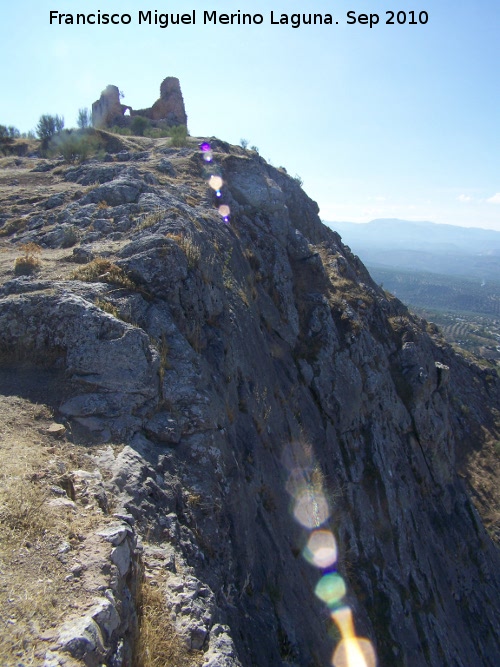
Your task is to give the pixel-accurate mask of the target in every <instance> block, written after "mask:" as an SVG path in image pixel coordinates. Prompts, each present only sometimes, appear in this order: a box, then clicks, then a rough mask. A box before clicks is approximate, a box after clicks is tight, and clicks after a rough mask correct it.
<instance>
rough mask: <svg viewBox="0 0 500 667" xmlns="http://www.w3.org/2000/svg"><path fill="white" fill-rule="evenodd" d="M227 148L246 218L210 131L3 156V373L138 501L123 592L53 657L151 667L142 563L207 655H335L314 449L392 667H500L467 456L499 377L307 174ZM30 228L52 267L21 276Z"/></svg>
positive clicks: (353, 581)
mask: <svg viewBox="0 0 500 667" xmlns="http://www.w3.org/2000/svg"><path fill="white" fill-rule="evenodd" d="M211 144H212V148H213V150H214V158H215V162H216V165H217V169H219V170H220V174H221V176H222V178H223V180H224V187H223V189H222V197H223V201H224V203H225V204H226V205H227V206H229V208H230V212H231V214H230V220H229V224H225V223H224V221H223V220H222V218H221V215H220V214H219V212H218V210H217V207H218V205H219V201H218V200H217V198H216V197H215V194H214V191H213V190H212V189H210V188H209V187H208V186H207V164H206V163H205V162H204V160H203V157H202V155H201V154H200V152H199V150H198V148H197V146H196V145H195V144H194V143H193V144H192V145H189V146H187V147H185V148H181V149H174V148H170V147H169V146H168V143H167V141H163V140H157V141H154V140H146V139H144V140H123V142H122V145H121V146H120V147H119V150H118V149H117V150H116V151H115V152H114V153H108V154H107V155H106V156H105V157H104V159H103V160H100V161H99V160H90V161H88V162H86V163H83V164H81V165H78V166H67V165H64V164H63V163H61V162H59V161H57V160H54V161H47V160H45V161H44V160H40V159H38V158H36V157H26V158H17V159H15V160H14V159H12V161H11V162H10V163H8V164H7V165H4V176H3V178H1V180H0V196H1V197H2V200H3V201H4V202H5V206H4V208H3V212H2V213H1V214H0V224H2V228H1V229H0V233H2V230H5V234H4V236H3V239H2V246H3V249H4V250H5V252H4V253H3V254H2V255H0V273H1V275H2V279H3V284H2V287H1V289H0V350H1V364H0V380H1V387H2V389H3V391H4V393H9V392H12V391H15V392H16V393H17V395H19V396H23V397H25V398H28V399H30V400H32V401H37V402H43V403H47V404H49V405H51V406H52V407H53V408H54V409H55V411H56V416H57V418H58V420H59V421H61V422H63V423H64V424H65V426H66V427H67V429H68V432H67V438H68V441H69V442H74V443H75V444H78V443H83V442H86V443H88V446H89V447H91V449H90V450H89V452H90V454H89V455H91V456H92V461H93V466H94V467H95V471H97V472H98V473H99V474H100V475H101V477H102V480H103V482H102V483H103V485H104V489H105V493H106V494H107V495H109V497H110V498H112V499H113V505H114V513H115V514H118V515H120V516H122V517H125V518H121V519H120V518H116V517H115V519H116V521H115V522H114V523H111V526H112V528H111V529H108V530H111V533H112V532H113V531H115V533H113V534H111V533H107V535H108V537H109V539H110V541H109V544H110V545H112V549H114V550H115V551H113V552H111V551H110V555H109V558H111V562H112V565H113V566H114V569H113V570H112V572H114V574H115V577H116V581H117V582H121V583H119V584H118V583H117V584H116V585H115V586H114V588H113V586H111V588H109V585H108V584H106V585H105V590H111V591H114V592H113V596H115V597H118V598H120V602H119V603H117V604H116V605H114V606H113V609H111V607H109V608H108V606H109V605H108V603H105V602H104V601H103V600H104V598H103V597H102V591H101V593H99V590H98V587H97V588H96V591H95V599H93V600H92V605H93V606H92V607H91V611H90V612H86V613H85V614H77V613H76V614H75V617H74V619H69V621H68V622H67V624H66V625H64V626H63V627H61V628H60V630H59V634H58V635H57V637H58V638H56V639H55V640H54V643H53V645H52V646H51V648H50V650H49V651H47V653H46V655H45V658H44V659H45V664H46V667H49V666H50V667H53V665H65V664H68V665H69V664H86V665H94V664H107V665H126V664H129V662H128V661H129V660H130V659H131V658H130V656H131V655H132V651H133V644H134V641H135V639H134V636H135V635H134V630H133V628H134V624H135V625H136V624H137V619H136V616H135V615H136V608H135V606H134V595H133V591H134V590H135V585H136V583H137V581H136V580H137V578H138V577H139V574H138V573H139V572H141V571H144V568H146V570H145V571H146V574H147V575H148V579H149V580H150V581H156V582H157V583H158V586H159V587H160V588H161V591H162V593H163V596H164V605H165V610H166V613H167V612H168V614H169V615H170V618H171V619H172V623H173V625H174V627H175V629H176V632H177V635H178V636H179V637H180V638H181V640H182V642H183V643H184V645H185V647H186V649H189V650H191V651H193V653H192V654H191V658H190V659H191V660H192V663H193V664H195V663H196V664H202V665H203V666H204V667H215V665H217V666H219V667H220V666H222V667H240V666H241V667H250V666H251V665H258V666H259V667H260V666H263V665H288V666H292V665H301V666H304V665H311V666H312V665H315V666H316V665H318V666H319V665H325V664H330V661H331V652H332V649H333V645H334V643H335V642H334V640H332V638H331V637H330V635H329V631H328V627H329V626H328V613H327V610H326V609H325V608H324V606H323V605H322V603H321V602H320V601H319V600H318V599H317V598H316V597H315V596H314V592H313V591H314V587H315V585H316V582H317V579H318V576H319V575H318V572H317V570H315V569H314V568H312V567H311V566H310V565H309V564H308V563H306V561H305V560H304V559H302V557H301V555H300V554H301V551H302V548H303V546H304V544H305V541H306V539H307V535H306V534H305V531H304V530H303V529H302V528H301V527H300V526H299V525H298V524H297V522H296V521H295V520H294V518H293V516H292V514H291V512H290V496H289V494H288V493H287V490H286V487H287V470H286V468H285V466H284V465H283V462H282V455H283V450H284V448H285V447H286V446H287V445H289V444H290V443H300V444H301V446H302V447H303V448H305V449H307V451H308V452H310V456H311V460H314V462H315V464H314V465H315V466H317V469H318V471H319V472H318V474H320V476H321V479H322V480H323V484H324V487H325V489H326V490H327V492H328V493H327V495H328V497H329V504H330V508H331V519H330V524H331V526H332V528H333V530H334V532H335V534H336V535H337V538H338V546H339V554H340V559H339V564H338V568H339V571H340V573H341V574H342V576H343V578H344V579H345V581H346V583H347V587H348V596H347V602H348V604H349V605H350V606H351V607H352V609H353V610H354V615H355V621H356V627H357V629H358V632H359V634H361V635H363V636H366V637H369V638H370V640H371V641H372V642H373V645H374V646H375V648H376V651H377V655H378V661H379V662H378V664H379V665H380V667H391V666H393V665H394V666H396V665H398V666H401V665H404V666H408V667H426V666H428V667H431V666H432V667H434V666H435V665H443V666H446V667H448V666H450V667H451V666H453V667H455V666H461V667H469V666H470V665H472V664H481V665H484V666H485V667H496V665H497V664H498V662H499V658H500V630H499V627H500V624H499V610H498V599H499V594H500V575H499V572H500V567H499V560H500V558H499V552H498V546H497V545H496V544H495V541H494V540H495V539H498V532H497V533H495V530H496V531H498V524H494V523H492V524H491V526H490V530H489V532H487V531H486V529H485V527H484V525H483V522H482V520H481V518H480V516H479V514H478V511H477V510H476V508H475V507H474V505H473V504H472V502H471V499H470V498H471V495H473V494H474V492H475V491H474V489H470V488H469V487H468V485H467V483H466V481H465V480H464V479H463V478H462V477H461V475H460V474H459V472H460V470H461V466H463V465H464V463H465V462H466V461H467V458H468V457H469V455H470V454H471V453H472V452H476V451H479V450H481V449H482V448H488V447H492V446H493V444H492V443H493V442H494V441H495V440H496V439H498V437H499V435H498V427H499V414H498V405H499V401H498V398H499V388H500V387H499V379H498V376H497V375H496V374H494V373H492V372H491V371H490V370H489V369H488V368H480V367H479V366H478V365H476V364H475V363H474V362H472V361H466V360H464V359H463V358H461V357H460V356H458V355H457V354H456V353H454V352H453V350H452V349H451V348H450V347H449V346H448V345H446V344H445V342H444V341H443V340H442V338H441V337H440V335H439V332H438V331H437V330H436V329H435V328H433V327H432V326H431V325H428V324H427V323H425V322H423V321H420V320H418V319H416V318H414V317H413V316H412V315H411V314H410V313H409V312H408V310H407V309H406V308H405V307H404V306H403V305H402V304H401V303H399V302H398V301H397V300H396V299H394V298H392V297H391V296H390V295H388V294H386V293H385V292H384V291H383V290H382V289H381V288H380V287H379V286H377V285H376V284H375V283H374V282H373V281H372V280H371V278H370V276H369V274H368V272H367V271H366V269H365V268H364V267H363V265H362V264H361V262H360V261H359V259H358V258H357V257H355V256H353V255H352V253H351V252H350V250H349V248H348V247H346V246H345V245H343V243H342V241H341V238H340V237H339V236H338V234H336V233H335V232H333V231H332V230H330V229H328V228H326V227H325V226H323V225H322V224H321V222H320V220H319V218H318V208H317V205H316V204H315V203H314V202H313V201H312V200H311V199H309V198H308V197H307V195H306V194H305V193H304V192H303V191H302V190H301V188H300V186H299V184H298V183H297V182H296V181H295V180H294V179H292V178H290V177H289V176H288V175H287V174H286V172H285V171H284V170H283V169H276V168H274V167H272V166H270V165H269V164H267V163H266V162H265V161H264V160H263V159H262V158H261V157H260V156H259V155H258V154H256V153H255V152H253V151H246V150H243V149H241V148H239V147H234V146H230V145H228V144H225V143H224V142H221V141H218V140H212V141H211ZM14 207H15V210H13V209H14ZM7 230H8V231H7ZM12 230H16V231H12ZM26 243H37V244H39V245H40V246H41V248H42V252H41V266H40V268H39V270H38V272H37V273H36V274H34V275H33V276H29V277H15V276H14V274H13V270H12V269H13V261H12V258H13V253H17V254H18V253H19V252H20V251H19V250H17V248H18V246H19V245H20V244H26ZM20 368H22V370H23V372H22V374H20V373H19V372H18V370H19V369H20ZM48 377H50V378H51V384H50V387H51V391H50V392H47V389H46V387H47V386H49V385H47V384H46V382H45V380H47V378H48ZM7 387H8V388H9V390H8V391H7V389H6V388H7ZM119 444H121V445H122V446H120V447H117V445H119ZM72 474H73V477H75V473H74V472H73V473H72ZM75 479H76V478H75ZM77 500H78V499H77ZM101 511H102V516H103V521H105V522H106V523H109V521H110V518H112V517H110V514H112V513H111V512H110V511H109V509H106V507H105V506H104V507H103V508H101ZM132 524H133V525H132ZM101 532H102V531H101ZM101 537H102V536H101ZM122 537H123V539H121V538H122ZM111 538H112V539H111ZM492 538H493V539H492ZM102 539H103V540H104V541H106V537H102ZM113 540H114V542H117V543H116V544H114V542H113ZM120 540H121V541H120ZM120 549H121V551H120ZM116 550H118V551H119V555H115V556H114V558H115V560H114V561H113V555H112V554H113V553H114V554H117V553H118V551H116ZM124 552H127V553H126V554H125V553H124ZM120 554H121V555H120ZM159 573H161V576H159ZM109 597H110V595H108V597H106V598H105V599H107V600H108V602H109ZM123 600H127V601H128V602H127V604H123ZM103 604H105V605H108V606H106V609H107V611H104V608H103V607H102V605H103ZM100 605H101V606H100ZM94 612H95V613H94ZM104 617H105V619H106V620H105V622H104V621H103V622H102V623H100V621H99V619H101V620H102V619H103V618H104ZM96 619H97V620H96ZM134 619H135V620H134ZM106 624H107V625H106ZM82 637H83V638H84V639H82ZM78 638H80V639H78ZM71 661H73V662H71Z"/></svg>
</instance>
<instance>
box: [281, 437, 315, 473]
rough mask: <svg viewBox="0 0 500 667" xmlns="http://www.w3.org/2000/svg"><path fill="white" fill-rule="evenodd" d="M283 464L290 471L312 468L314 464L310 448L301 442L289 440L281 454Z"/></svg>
mask: <svg viewBox="0 0 500 667" xmlns="http://www.w3.org/2000/svg"><path fill="white" fill-rule="evenodd" d="M281 460H282V462H283V465H284V466H285V468H286V469H287V470H290V471H291V472H294V471H297V470H302V471H305V470H307V469H308V468H312V467H313V465H314V461H313V455H312V449H311V447H310V446H309V445H307V444H304V443H302V442H291V443H290V444H289V445H286V447H285V448H284V449H283V453H282V455H281Z"/></svg>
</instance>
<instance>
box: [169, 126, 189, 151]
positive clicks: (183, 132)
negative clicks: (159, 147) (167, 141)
mask: <svg viewBox="0 0 500 667" xmlns="http://www.w3.org/2000/svg"><path fill="white" fill-rule="evenodd" d="M170 136H171V137H172V139H171V144H172V146H185V145H186V144H187V141H186V138H187V127H186V126H185V125H176V126H175V127H173V128H172V129H171V130H170Z"/></svg>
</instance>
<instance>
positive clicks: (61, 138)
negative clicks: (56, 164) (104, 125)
mask: <svg viewBox="0 0 500 667" xmlns="http://www.w3.org/2000/svg"><path fill="white" fill-rule="evenodd" d="M101 148H102V146H101V142H100V141H99V138H98V137H97V136H96V135H95V134H93V133H92V130H90V131H88V130H65V131H64V132H60V133H59V134H57V135H56V136H54V137H52V139H51V140H50V142H49V153H51V154H52V155H62V156H63V158H64V160H65V161H66V162H82V161H83V160H86V159H87V158H88V157H89V156H90V155H95V153H97V151H99V150H100V149H101Z"/></svg>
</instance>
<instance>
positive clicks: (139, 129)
mask: <svg viewBox="0 0 500 667" xmlns="http://www.w3.org/2000/svg"><path fill="white" fill-rule="evenodd" d="M150 124H151V123H150V122H149V120H148V119H147V118H144V116H134V117H133V118H132V120H131V122H130V129H131V130H132V134H135V135H136V136H138V137H143V136H144V132H145V130H146V129H147V128H148V127H149V126H150Z"/></svg>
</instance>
